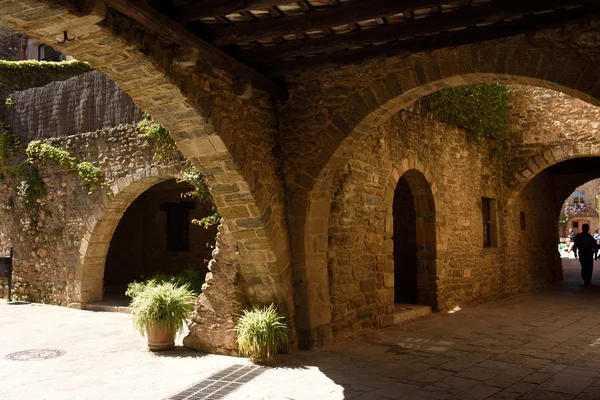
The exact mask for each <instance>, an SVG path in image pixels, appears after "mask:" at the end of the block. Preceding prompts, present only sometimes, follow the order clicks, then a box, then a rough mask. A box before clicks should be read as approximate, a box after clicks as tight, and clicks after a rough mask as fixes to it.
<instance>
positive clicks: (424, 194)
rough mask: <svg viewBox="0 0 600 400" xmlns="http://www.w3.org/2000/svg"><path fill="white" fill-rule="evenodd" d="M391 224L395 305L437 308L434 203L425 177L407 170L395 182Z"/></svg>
mask: <svg viewBox="0 0 600 400" xmlns="http://www.w3.org/2000/svg"><path fill="white" fill-rule="evenodd" d="M392 218H393V221H394V236H393V240H394V254H393V257H394V302H395V303H410V304H424V305H429V306H431V307H432V308H433V309H437V308H438V304H437V297H438V296H437V284H436V281H437V268H436V257H437V256H436V220H435V201H434V198H433V194H432V193H431V188H430V186H429V183H428V182H427V179H426V178H425V176H424V175H423V174H422V173H421V172H419V171H418V170H416V169H410V170H408V171H406V172H404V174H402V176H401V177H400V179H399V180H398V183H397V184H396V187H395V189H394V201H393V206H392Z"/></svg>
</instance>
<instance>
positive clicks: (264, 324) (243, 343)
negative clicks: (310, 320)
mask: <svg viewBox="0 0 600 400" xmlns="http://www.w3.org/2000/svg"><path fill="white" fill-rule="evenodd" d="M284 321H285V317H284V316H283V315H282V314H281V313H280V312H279V310H278V309H277V308H276V307H275V305H274V304H271V305H270V306H268V307H261V308H253V309H252V310H244V314H243V315H242V316H241V317H240V318H239V319H238V321H237V324H236V326H235V328H234V329H235V332H236V333H237V342H238V348H239V352H240V354H241V355H243V356H249V357H251V358H253V359H255V360H257V361H269V360H270V359H272V358H273V356H274V355H275V354H276V353H277V352H278V351H279V350H283V349H287V347H288V345H289V339H288V327H287V324H286V323H285V322H284Z"/></svg>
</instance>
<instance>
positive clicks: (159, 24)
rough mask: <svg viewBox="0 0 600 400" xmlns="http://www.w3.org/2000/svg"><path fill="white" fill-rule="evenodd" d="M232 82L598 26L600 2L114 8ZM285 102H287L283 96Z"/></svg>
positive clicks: (385, 0)
mask: <svg viewBox="0 0 600 400" xmlns="http://www.w3.org/2000/svg"><path fill="white" fill-rule="evenodd" d="M108 3H109V5H110V6H111V7H113V8H115V9H117V10H118V11H120V12H122V13H124V14H126V15H128V16H130V17H132V18H133V19H136V20H138V21H139V22H141V23H142V24H144V25H146V27H148V28H149V29H152V30H156V31H158V32H159V33H160V34H161V35H163V36H165V37H166V38H167V39H170V40H172V41H173V42H175V43H178V44H180V45H183V46H189V47H193V48H196V49H198V50H199V51H201V52H202V54H203V55H206V59H207V61H209V62H212V63H213V64H215V65H216V66H218V67H221V68H223V69H225V70H227V71H229V72H230V73H232V74H233V75H234V76H237V77H239V78H244V79H249V80H250V81H252V82H253V84H254V85H255V86H257V87H260V88H262V89H265V90H267V91H268V92H270V93H271V94H273V95H274V96H275V97H278V98H281V97H282V96H283V97H285V93H281V92H280V88H279V87H278V86H277V85H275V84H273V81H272V80H271V78H274V77H278V76H285V75H287V74H293V73H297V72H302V71H306V70H313V69H319V68H325V67H336V66H340V65H344V64H352V63H358V62H361V61H363V60H366V59H373V58H382V57H389V56H391V55H396V54H410V53H413V52H419V51H426V50H432V49H436V48H442V47H453V46H458V45H461V44H467V43H473V42H478V41H483V40H491V39H498V38H503V37H508V36H513V35H517V34H521V33H528V32H534V31H537V30H540V29H544V28H551V27H557V26H563V25H568V24H574V23H581V22H585V21H590V20H594V19H597V18H598V17H599V16H600V0H297V1H290V0H146V1H144V0H109V1H108ZM278 92H279V93H278Z"/></svg>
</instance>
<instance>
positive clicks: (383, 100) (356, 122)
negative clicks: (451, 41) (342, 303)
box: [289, 39, 598, 346]
mask: <svg viewBox="0 0 600 400" xmlns="http://www.w3.org/2000/svg"><path fill="white" fill-rule="evenodd" d="M509 43H510V44H509ZM515 46H516V47H518V46H522V47H521V48H520V50H519V51H515ZM529 46H530V44H528V43H526V42H525V41H523V40H520V39H509V40H507V41H504V42H502V43H497V42H489V43H484V44H479V45H473V46H461V47H460V48H458V49H444V50H439V51H434V52H431V53H429V54H426V55H424V54H420V55H413V56H409V57H406V59H402V60H398V59H396V60H394V61H391V60H388V61H386V62H380V63H376V62H373V63H369V64H368V66H367V65H366V66H364V67H365V69H364V71H366V72H365V73H364V78H363V77H361V78H360V79H359V82H358V83H357V82H356V81H355V80H352V79H350V80H349V82H350V84H352V85H354V87H350V86H348V85H346V84H345V83H344V84H342V85H340V86H341V87H339V88H336V90H333V89H332V88H331V87H330V86H331V85H332V83H331V82H318V83H317V85H318V84H319V83H322V87H315V88H314V89H315V90H321V93H322V95H321V98H320V99H321V102H320V103H319V104H325V105H327V106H328V108H324V107H323V106H319V107H318V108H317V107H315V108H314V109H313V110H311V111H314V113H315V114H314V115H312V116H311V115H310V114H309V113H308V112H307V111H306V110H305V109H303V110H302V111H303V112H304V113H305V114H307V115H308V117H307V116H303V117H300V116H298V118H302V119H304V120H307V121H308V120H310V121H314V120H319V121H321V123H322V125H323V126H322V127H321V128H320V129H321V134H320V135H319V138H318V139H316V138H314V136H312V135H311V133H312V130H311V129H312V128H307V129H306V132H305V133H304V136H303V137H306V138H310V139H311V140H318V141H320V143H321V150H320V151H319V152H318V153H315V154H314V156H313V158H311V159H302V160H298V161H297V162H296V160H293V162H296V163H295V164H294V165H293V168H290V173H289V181H290V182H293V183H292V184H291V185H290V186H291V189H290V194H289V199H290V202H289V209H290V211H289V213H290V232H291V237H292V244H293V246H294V248H293V251H294V254H295V256H296V257H294V271H295V275H296V280H295V285H296V292H297V293H298V298H299V299H303V300H306V301H305V302H303V303H301V302H299V303H298V305H297V315H298V318H297V324H298V328H299V330H300V331H301V332H302V334H303V335H304V336H305V338H306V341H307V342H308V343H309V344H308V345H307V346H310V345H311V344H310V343H319V340H320V339H319V338H323V337H326V336H327V334H326V333H324V332H326V331H327V329H328V328H327V326H328V324H329V322H328V321H329V320H330V313H329V311H328V309H329V308H331V305H330V304H328V302H327V301H326V300H325V299H328V298H329V293H328V287H329V283H328V282H329V277H328V276H327V273H326V271H327V269H326V265H327V261H326V257H325V256H324V252H323V248H324V244H323V243H326V236H327V221H328V216H329V208H330V203H331V197H330V195H329V191H330V188H331V179H332V177H333V176H334V175H335V173H336V171H338V170H339V169H341V168H343V167H344V166H345V165H346V164H347V163H348V162H349V160H350V157H351V154H352V148H353V147H355V146H356V145H357V144H359V143H360V142H361V140H362V138H364V137H365V136H366V135H369V134H370V132H372V131H373V130H375V129H377V128H378V127H379V126H381V125H382V124H383V123H384V122H386V121H387V120H389V119H390V118H391V117H392V116H393V115H395V114H396V113H397V112H398V111H400V110H401V109H403V108H405V107H407V106H408V105H410V104H412V103H413V102H415V101H416V100H418V99H419V98H421V97H423V96H426V95H428V94H431V93H433V92H435V91H438V90H441V89H444V88H450V87H457V86H462V85H466V84H472V83H491V82H498V81H500V82H503V83H505V84H511V83H516V84H523V85H531V86H540V87H544V88H550V89H553V90H559V91H563V92H565V93H567V94H570V95H572V96H574V97H577V98H580V99H583V100H585V101H588V102H591V103H594V104H598V100H597V97H598V96H597V95H598V93H597V92H596V91H597V88H596V87H591V86H586V85H584V84H583V82H582V81H581V76H577V75H573V74H571V73H565V74H564V75H563V74H561V72H562V71H563V67H564V71H572V70H574V69H575V70H577V69H580V70H581V71H586V74H587V73H588V72H590V71H591V68H592V67H591V65H593V62H592V61H590V60H585V59H582V58H578V57H575V56H574V57H573V58H572V59H565V60H562V61H561V63H562V65H561V66H560V68H558V66H555V68H558V71H551V69H552V68H551V67H550V66H549V65H546V64H544V63H543V60H547V59H552V57H553V56H552V55H551V54H550V53H548V52H545V51H543V50H540V49H539V48H536V49H529V50H528V51H525V49H527V48H529ZM507 48H510V51H509V53H510V57H509V59H510V60H511V61H513V62H514V65H513V64H511V63H510V62H508V61H507V62H506V63H497V62H496V61H497V60H498V59H502V58H503V57H504V56H503V54H504V53H505V52H507ZM480 55H485V58H483V57H480ZM463 58H464V59H463ZM465 60H466V61H465ZM392 64H393V68H392V67H391V65H392ZM576 65H579V66H578V67H576ZM527 66H529V67H531V68H527ZM549 69H550V70H549ZM343 73H344V71H339V72H337V73H336V76H343ZM317 79H318V77H315V80H317ZM341 81H342V82H343V80H341ZM326 86H328V87H327V88H326ZM301 89H303V90H306V87H304V86H301ZM340 92H341V93H344V94H345V96H347V98H346V99H345V100H344V102H343V104H346V105H348V106H344V107H340V104H341V103H340V99H339V98H329V96H336V95H337V96H338V97H339V93H340ZM299 95H301V93H299ZM309 117H310V118H309ZM294 124H295V126H294V129H295V130H294V138H296V137H301V135H298V133H297V132H298V131H302V129H303V128H304V126H302V125H299V126H297V125H298V122H297V120H294ZM298 145H299V144H298V143H293V144H292V145H290V148H291V151H290V154H291V155H292V156H294V155H295V154H296V147H292V146H298ZM303 154H304V153H303Z"/></svg>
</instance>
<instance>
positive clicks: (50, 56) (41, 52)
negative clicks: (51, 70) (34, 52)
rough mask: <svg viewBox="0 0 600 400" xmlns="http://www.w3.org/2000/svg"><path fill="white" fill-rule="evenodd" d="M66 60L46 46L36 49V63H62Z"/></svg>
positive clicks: (58, 52)
mask: <svg viewBox="0 0 600 400" xmlns="http://www.w3.org/2000/svg"><path fill="white" fill-rule="evenodd" d="M66 59H67V58H66V57H65V56H64V55H63V54H62V53H61V52H60V51H56V50H54V49H53V48H52V47H50V46H48V45H47V44H41V45H40V46H39V47H38V61H64V60H66Z"/></svg>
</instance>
